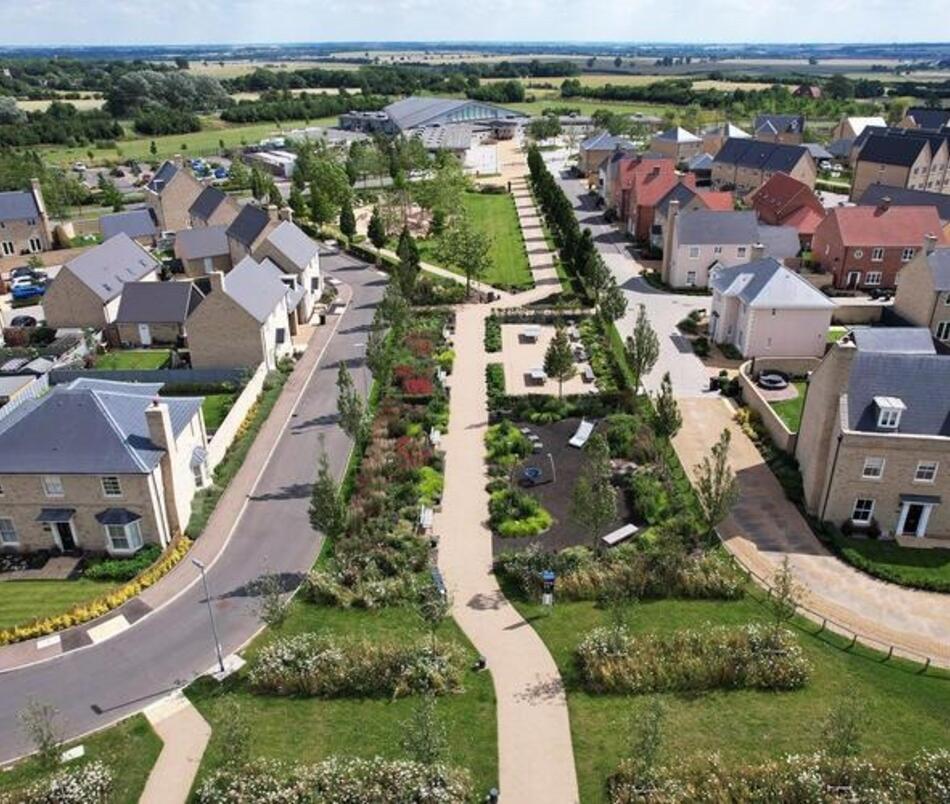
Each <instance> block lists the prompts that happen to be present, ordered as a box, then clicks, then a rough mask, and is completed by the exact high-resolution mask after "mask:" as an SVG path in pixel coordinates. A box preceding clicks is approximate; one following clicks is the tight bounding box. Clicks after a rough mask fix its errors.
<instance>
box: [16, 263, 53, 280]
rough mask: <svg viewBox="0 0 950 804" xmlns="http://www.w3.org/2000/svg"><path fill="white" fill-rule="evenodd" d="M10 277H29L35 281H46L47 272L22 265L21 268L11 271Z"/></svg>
mask: <svg viewBox="0 0 950 804" xmlns="http://www.w3.org/2000/svg"><path fill="white" fill-rule="evenodd" d="M10 279H11V281H12V280H17V279H29V280H31V281H33V282H45V281H46V273H45V272H44V271H38V270H36V269H35V268H29V267H26V266H20V267H19V268H14V269H13V270H12V271H10Z"/></svg>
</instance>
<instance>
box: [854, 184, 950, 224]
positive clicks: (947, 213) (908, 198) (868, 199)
mask: <svg viewBox="0 0 950 804" xmlns="http://www.w3.org/2000/svg"><path fill="white" fill-rule="evenodd" d="M885 198H889V199H890V200H891V205H892V206H898V207H908V206H910V207H929V206H934V207H936V208H937V214H938V215H939V216H940V220H942V221H950V195H946V194H944V193H928V192H927V191H926V190H910V189H907V188H906V187H891V186H890V185H887V184H872V185H871V186H870V187H868V188H867V190H865V191H864V195H862V196H861V198H860V199H859V200H858V204H859V205H860V206H877V205H878V204H880V203H881V201H883V200H884V199H885Z"/></svg>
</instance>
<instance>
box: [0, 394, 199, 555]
mask: <svg viewBox="0 0 950 804" xmlns="http://www.w3.org/2000/svg"><path fill="white" fill-rule="evenodd" d="M161 387H162V386H161V384H153V383H119V382H106V381H103V380H90V379H80V380H75V381H74V382H72V383H71V384H69V385H68V386H57V387H56V388H54V389H53V390H52V391H51V392H50V393H48V394H46V395H45V396H43V397H40V398H38V399H32V400H29V401H27V402H24V403H23V404H21V405H20V406H18V407H17V408H16V410H14V411H13V412H12V413H11V414H10V415H8V416H6V417H5V418H3V419H0V489H2V491H0V548H2V549H3V550H8V551H15V552H29V551H32V550H40V549H46V550H61V551H64V552H74V551H77V550H83V551H90V552H106V553H110V554H112V555H119V556H122V555H131V554H132V553H135V552H136V551H137V550H139V549H140V548H141V547H142V546H143V545H145V544H157V545H159V546H160V547H165V546H167V545H168V544H169V542H170V541H171V540H172V539H173V538H174V537H175V536H176V535H178V534H179V533H181V532H182V531H183V530H184V528H185V526H186V525H187V523H188V519H189V517H190V516H191V503H192V500H193V498H194V495H195V492H196V491H197V490H198V489H200V488H202V487H203V486H204V485H206V484H207V482H208V469H207V463H206V456H207V451H206V450H207V444H208V439H207V434H206V432H205V425H204V418H203V415H202V412H201V402H202V400H201V398H200V397H196V398H188V397H159V395H158V394H159V391H160V390H161Z"/></svg>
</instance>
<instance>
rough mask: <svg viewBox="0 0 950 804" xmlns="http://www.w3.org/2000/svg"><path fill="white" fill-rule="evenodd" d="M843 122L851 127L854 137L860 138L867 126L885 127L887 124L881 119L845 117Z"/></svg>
mask: <svg viewBox="0 0 950 804" xmlns="http://www.w3.org/2000/svg"><path fill="white" fill-rule="evenodd" d="M845 121H847V123H848V125H850V126H851V130H852V131H853V132H854V136H855V137H857V136H860V134H861V132H862V131H864V129H866V128H867V127H868V126H879V127H881V128H886V127H887V122H886V121H885V120H884V118H883V117H846V118H845V119H844V121H842V122H845Z"/></svg>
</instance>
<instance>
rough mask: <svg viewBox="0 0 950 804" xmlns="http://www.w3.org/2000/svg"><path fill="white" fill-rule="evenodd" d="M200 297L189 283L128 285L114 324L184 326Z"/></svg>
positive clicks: (198, 292) (198, 291) (138, 283)
mask: <svg viewBox="0 0 950 804" xmlns="http://www.w3.org/2000/svg"><path fill="white" fill-rule="evenodd" d="M203 298H204V294H203V293H202V292H201V291H200V290H198V288H197V287H195V285H194V283H192V282H128V283H127V284H126V285H125V287H123V288H122V299H121V301H120V302H119V310H118V312H117V313H116V317H115V320H116V323H118V324H184V323H185V319H187V318H188V316H189V314H190V313H191V311H192V310H194V309H195V307H197V306H198V304H199V303H200V302H201V300H202V299H203Z"/></svg>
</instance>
